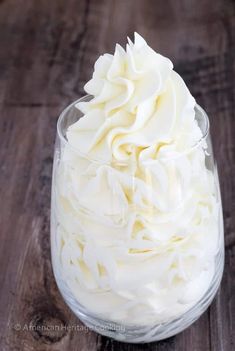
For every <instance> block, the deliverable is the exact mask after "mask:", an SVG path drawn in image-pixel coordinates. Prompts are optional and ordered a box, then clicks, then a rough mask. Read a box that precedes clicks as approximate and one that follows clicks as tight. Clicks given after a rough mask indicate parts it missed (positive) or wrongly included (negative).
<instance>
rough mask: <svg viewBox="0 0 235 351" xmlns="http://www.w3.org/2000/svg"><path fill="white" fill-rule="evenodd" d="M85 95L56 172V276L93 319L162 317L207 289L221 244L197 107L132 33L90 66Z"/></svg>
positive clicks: (170, 315) (168, 64) (161, 59)
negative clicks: (124, 43) (87, 97)
mask: <svg viewBox="0 0 235 351" xmlns="http://www.w3.org/2000/svg"><path fill="white" fill-rule="evenodd" d="M85 90H86V92H87V93H88V94H91V95H92V96H93V98H92V99H91V100H90V101H89V102H80V103H79V104H77V108H78V109H79V110H80V111H82V113H83V114H84V116H83V117H82V118H81V119H79V120H78V121H77V122H76V123H74V124H72V125H71V126H70V127H69V128H68V131H67V138H68V143H67V144H66V145H65V147H64V148H63V149H62V153H61V159H60V161H59V165H58V167H57V169H56V174H55V205H54V206H55V214H56V218H57V222H58V224H57V227H56V232H55V238H54V244H53V246H54V256H55V257H54V262H55V265H56V267H57V268H56V269H57V270H58V271H59V274H60V276H61V279H62V280H63V281H64V282H65V284H66V285H67V286H68V287H69V289H70V290H71V292H72V294H73V295H74V296H75V298H76V299H77V300H78V302H79V303H81V304H82V305H83V306H84V307H86V308H87V309H88V311H89V312H91V313H94V314H98V315H99V316H100V317H102V318H105V319H108V320H111V321H116V322H121V323H123V324H127V325H128V324H133V323H134V324H138V325H143V324H144V325H145V324H146V325H147V324H151V323H158V322H162V321H168V320H170V319H172V318H174V317H177V316H180V315H181V314H182V313H183V312H185V311H186V310H187V309H189V308H190V307H192V306H193V305H195V304H196V303H197V301H198V300H199V299H200V297H202V295H203V294H204V293H205V291H206V290H207V289H208V287H209V285H210V282H211V279H212V277H213V274H214V256H215V254H216V252H217V248H218V242H217V239H218V204H217V200H216V193H215V184H214V178H213V174H212V172H211V171H210V170H208V169H207V167H206V165H205V148H206V144H205V142H204V144H202V143H201V144H200V145H199V146H198V147H196V148H192V147H193V146H194V145H195V143H197V142H198V141H199V140H200V138H201V137H202V132H201V130H200V128H199V127H198V124H197V122H196V120H195V100H194V98H193V97H192V95H191V94H190V92H189V90H188V89H187V87H186V85H185V83H184V81H183V80H182V78H181V77H180V76H179V75H178V74H177V73H176V72H175V71H174V70H173V65H172V63H171V61H170V60H169V59H167V58H165V57H163V56H161V55H159V54H157V53H156V52H154V51H153V50H152V49H151V48H150V47H149V46H148V45H147V44H146V42H145V41H144V39H143V38H141V37H140V36H139V35H138V34H135V42H134V44H133V43H132V42H131V41H129V43H128V44H127V47H126V50H124V49H123V48H121V47H120V46H119V45H117V46H116V49H115V53H114V55H109V54H105V55H103V56H101V57H100V58H99V59H98V60H97V62H96V63H95V68H94V73H93V77H92V79H91V80H90V81H89V82H88V83H87V84H86V85H85ZM188 150H191V151H190V152H189V151H188Z"/></svg>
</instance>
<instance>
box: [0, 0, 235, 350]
mask: <svg viewBox="0 0 235 351" xmlns="http://www.w3.org/2000/svg"><path fill="white" fill-rule="evenodd" d="M135 30H136V31H138V32H139V33H140V34H142V35H143V36H144V37H145V38H146V39H147V41H148V42H149V44H150V45H151V46H152V47H153V48H154V49H156V50H157V51H159V52H160V53H162V54H164V55H166V56H169V57H170V58H171V59H172V60H173V62H174V63H175V69H176V70H177V71H178V72H179V73H180V74H181V75H182V76H183V78H184V79H185V81H186V82H187V84H188V86H189V88H190V89H191V91H192V93H193V94H194V96H195V97H196V99H197V101H198V102H199V103H200V104H201V105H202V106H203V107H204V108H205V109H206V111H207V112H208V114H209V116H210V121H211V130H212V136H213V141H214V149H215V154H216V157H217V161H218V167H219V173H220V181H221V190H222V198H223V206H224V222H225V236H226V237H225V245H226V264H225V272H224V276H223V281H222V285H221V289H220V291H219V293H218V294H217V297H216V299H215V300H214V302H213V304H212V305H211V307H210V308H209V309H208V311H207V312H206V313H205V314H204V315H203V316H202V317H201V318H200V319H199V320H198V321H197V322H196V323H195V324H194V325H193V326H191V327H190V328H189V329H187V330H186V331H184V332H183V333H181V334H180V335H177V336H176V337H173V338H170V339H168V340H165V341H162V342H159V343H153V344H146V345H130V344H121V343H118V342H115V341H111V340H110V339H108V338H105V337H102V336H100V335H97V334H96V333H94V332H91V331H89V332H87V331H86V330H83V331H78V330H77V331H76V330H74V328H76V325H77V324H79V323H80V322H79V321H78V320H77V319H76V318H75V317H74V315H73V314H72V313H71V312H70V311H69V309H68V308H67V307H66V305H65V303H64V302H63V300H62V298H61V296H60V294H59V292H58V290H57V287H56V284H55V281H54V278H53V275H52V269H51V261H50V240H49V238H50V231H49V216H50V187H51V171H52V159H53V143H54V139H55V130H56V129H55V128H56V120H57V117H58V115H59V113H60V111H61V110H62V109H63V108H64V107H65V106H66V105H67V104H68V103H70V102H71V101H73V100H74V99H76V98H78V97H80V96H81V95H83V85H84V83H85V82H86V81H87V80H88V79H89V77H90V75H91V73H92V69H93V64H94V62H95V60H96V59H97V57H98V55H99V54H101V53H104V52H113V49H114V44H115V43H116V42H119V43H121V44H124V43H125V42H126V36H127V35H129V36H131V37H132V35H133V32H134V31H135ZM0 76H1V80H0V143H1V148H0V167H1V171H0V206H1V207H0V208H1V209H0V216H1V219H0V330H1V340H0V344H1V346H0V350H3V351H8V350H13V351H17V350H20V351H21V350H26V351H31V350H36V351H49V350H50V351H56V350H57V351H58V350H62V351H63V350H69V351H74V350H75V351H77V350H81V351H87V350H89V351H95V350H105V351H109V350H110V351H111V350H112V351H116V350H123V351H124V350H157V351H170V350H172V351H209V350H210V351H211V350H213V351H233V350H235V215H234V213H235V112H234V111H235V90H234V81H235V3H234V2H233V1H229V0H214V1H211V0H177V1H175V0H164V1H158V0H90V1H89V0H42V1H41V0H1V1H0ZM61 324H62V325H63V326H65V327H64V328H60V330H59V331H56V330H53V328H51V326H52V327H53V326H55V325H58V326H59V325H61ZM41 326H44V327H45V326H48V330H45V328H44V330H40V327H41ZM66 326H69V327H70V328H71V330H69V328H68V327H66Z"/></svg>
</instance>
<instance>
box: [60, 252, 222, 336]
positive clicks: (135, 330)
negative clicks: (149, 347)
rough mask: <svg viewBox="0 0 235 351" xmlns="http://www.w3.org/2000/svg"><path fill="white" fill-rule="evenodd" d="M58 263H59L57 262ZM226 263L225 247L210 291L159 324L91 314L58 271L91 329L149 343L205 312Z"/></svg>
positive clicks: (70, 303)
mask: <svg viewBox="0 0 235 351" xmlns="http://www.w3.org/2000/svg"><path fill="white" fill-rule="evenodd" d="M53 266H54V267H56V266H55V265H53ZM223 266H224V250H221V251H219V253H218V254H217V256H216V260H215V275H214V277H213V279H212V282H211V285H210V287H209V289H208V290H207V292H206V294H205V295H204V296H203V297H202V298H201V299H200V300H199V301H198V302H197V303H196V305H195V306H194V307H192V308H191V309H189V310H188V311H187V312H185V313H184V314H183V315H181V316H180V317H179V318H176V319H173V320H171V321H168V322H166V323H161V324H155V325H152V326H149V325H148V326H129V325H128V326H125V325H124V324H118V323H115V322H112V321H108V320H103V319H100V318H98V317H97V316H94V315H92V314H90V313H89V312H88V311H87V310H86V309H85V308H84V307H83V306H82V305H80V304H79V303H78V302H77V301H76V299H75V298H74V297H73V296H72V294H71V292H70V290H69V289H68V287H67V286H66V284H65V283H64V282H63V281H62V280H61V279H60V278H59V276H60V274H57V273H58V272H55V271H54V274H55V278H56V282H57V285H58V287H59V290H60V292H61V294H62V296H63V298H64V300H65V301H66V303H67V304H68V306H69V307H70V308H71V310H72V311H73V312H74V313H75V315H76V316H77V317H78V318H79V319H80V320H81V321H82V322H83V323H84V324H85V325H86V326H87V327H88V328H90V329H92V330H94V331H95V332H97V333H99V334H102V335H105V336H108V337H110V338H113V339H115V340H118V341H122V342H128V343H147V342H153V341H159V340H162V339H167V338H169V337H171V336H174V335H176V334H178V333H180V332H181V331H183V330H184V329H186V328H187V327H188V326H190V325H191V324H192V323H193V322H195V321H196V320H197V319H198V318H199V317H200V316H201V315H202V313H203V312H204V311H205V310H206V309H207V308H208V306H209V305H210V304H211V302H212V300H213V298H214V296H215V294H216V292H217V290H218V288H219V285H220V282H221V279H222V274H223Z"/></svg>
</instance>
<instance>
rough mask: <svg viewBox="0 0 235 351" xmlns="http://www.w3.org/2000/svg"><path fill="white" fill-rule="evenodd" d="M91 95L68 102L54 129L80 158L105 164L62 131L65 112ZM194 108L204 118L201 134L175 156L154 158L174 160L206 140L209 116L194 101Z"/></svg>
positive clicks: (125, 162) (121, 162) (63, 142)
mask: <svg viewBox="0 0 235 351" xmlns="http://www.w3.org/2000/svg"><path fill="white" fill-rule="evenodd" d="M89 97H92V95H88V94H87V95H84V96H82V97H81V98H79V99H77V100H75V101H73V102H72V103H70V104H69V105H68V106H67V107H65V108H64V109H63V111H62V112H61V113H60V115H59V117H58V120H57V124H56V131H57V135H58V137H59V139H60V141H61V143H62V144H64V145H66V146H68V147H69V148H70V149H71V150H72V151H73V152H75V153H77V154H78V155H79V156H81V158H84V159H87V160H88V161H91V162H94V163H100V164H106V163H107V161H105V160H102V159H94V158H91V157H89V156H88V155H87V154H85V153H82V152H81V151H80V150H78V149H76V148H75V147H74V146H72V145H71V144H70V143H69V141H68V140H67V138H66V137H65V135H64V134H63V132H62V129H63V127H62V121H63V119H64V118H65V116H66V114H67V112H68V111H69V110H70V109H71V108H72V107H75V105H77V104H78V103H79V102H83V101H84V100H85V99H87V98H89ZM194 108H195V109H197V110H198V111H199V112H200V113H201V115H202V116H203V118H204V120H205V130H204V131H203V130H202V129H201V128H200V127H199V128H200V130H201V132H202V136H201V137H200V138H199V139H198V140H197V141H196V142H195V143H194V144H193V145H192V146H191V147H189V148H187V149H185V150H183V151H182V152H180V153H179V154H177V155H175V156H170V157H160V158H157V159H156V160H159V161H160V160H161V161H166V160H168V161H171V160H175V159H177V158H180V157H182V156H184V155H186V154H189V153H191V151H193V150H195V149H197V148H199V147H200V145H202V144H203V143H204V141H205V140H206V138H207V137H208V134H209V130H210V121H209V117H208V115H207V113H206V111H205V110H204V109H203V108H202V107H201V106H200V105H199V104H198V103H195V107H194ZM78 111H79V110H78ZM111 163H118V164H123V165H124V164H125V165H126V164H127V163H128V160H127V161H117V160H112V162H111Z"/></svg>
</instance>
